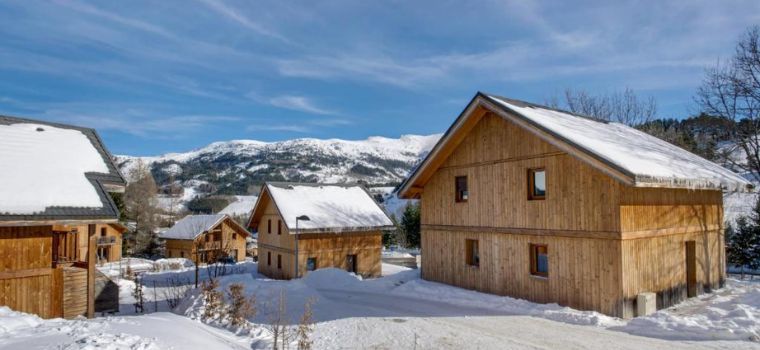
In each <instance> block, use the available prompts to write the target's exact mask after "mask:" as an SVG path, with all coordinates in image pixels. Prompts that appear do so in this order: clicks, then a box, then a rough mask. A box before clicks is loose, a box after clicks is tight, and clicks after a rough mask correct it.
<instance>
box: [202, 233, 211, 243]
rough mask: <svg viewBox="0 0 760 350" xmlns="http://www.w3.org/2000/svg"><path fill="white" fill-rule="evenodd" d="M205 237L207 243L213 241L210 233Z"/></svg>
mask: <svg viewBox="0 0 760 350" xmlns="http://www.w3.org/2000/svg"><path fill="white" fill-rule="evenodd" d="M204 237H205V240H206V242H208V241H210V240H211V237H210V236H209V234H208V233H207V234H206V235H205V236H204Z"/></svg>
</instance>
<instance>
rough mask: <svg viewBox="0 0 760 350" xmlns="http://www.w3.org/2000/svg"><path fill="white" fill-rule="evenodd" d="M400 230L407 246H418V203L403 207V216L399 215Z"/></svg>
mask: <svg viewBox="0 0 760 350" xmlns="http://www.w3.org/2000/svg"><path fill="white" fill-rule="evenodd" d="M401 230H402V231H403V232H404V236H405V237H406V244H407V246H409V247H414V248H419V247H420V239H421V237H420V205H419V204H409V205H407V206H406V208H405V209H404V216H403V217H401Z"/></svg>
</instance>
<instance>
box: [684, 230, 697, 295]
mask: <svg viewBox="0 0 760 350" xmlns="http://www.w3.org/2000/svg"><path fill="white" fill-rule="evenodd" d="M686 296H687V297H689V298H693V297H695V296H697V243H696V242H695V241H686Z"/></svg>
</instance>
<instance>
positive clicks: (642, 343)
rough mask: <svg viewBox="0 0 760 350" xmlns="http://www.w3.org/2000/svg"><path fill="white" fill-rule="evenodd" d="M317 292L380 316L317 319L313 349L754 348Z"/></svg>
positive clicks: (326, 299) (391, 298)
mask: <svg viewBox="0 0 760 350" xmlns="http://www.w3.org/2000/svg"><path fill="white" fill-rule="evenodd" d="M318 291H319V293H320V295H321V296H322V298H323V299H322V300H321V302H323V303H324V302H327V303H331V304H332V303H336V305H337V304H342V305H345V307H344V308H343V309H345V310H350V311H347V312H350V313H354V314H356V313H362V314H369V315H382V316H378V317H350V318H339V319H336V320H333V321H328V322H323V323H319V324H318V325H317V330H316V334H317V337H316V339H317V341H316V344H315V345H316V348H318V349H352V348H357V347H359V348H368V349H414V348H417V349H441V348H448V349H460V348H475V349H495V348H502V349H505V348H506V349H605V350H606V349H725V348H731V349H760V344H757V343H749V342H735V341H706V342H686V341H668V340H661V339H656V338H646V337H639V336H634V335H630V334H627V333H623V332H617V331H611V330H607V329H604V328H601V327H590V326H579V325H572V324H567V323H562V322H556V321H551V320H546V319H542V318H537V317H530V316H514V315H503V313H500V312H498V311H495V310H488V309H483V308H470V307H463V306H455V305H451V304H447V303H442V302H438V301H435V300H423V299H410V298H399V297H398V296H394V295H389V294H380V293H370V292H356V291H352V292H350V293H348V292H345V291H341V290H334V289H318ZM412 315H419V316H412ZM454 315H456V316H454ZM463 315H476V316H463Z"/></svg>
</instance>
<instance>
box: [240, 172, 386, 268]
mask: <svg viewBox="0 0 760 350" xmlns="http://www.w3.org/2000/svg"><path fill="white" fill-rule="evenodd" d="M248 227H249V228H250V229H251V230H252V231H254V232H257V234H258V256H259V259H258V261H259V264H258V269H259V273H261V274H263V275H265V276H268V277H271V278H277V279H291V278H296V277H302V276H304V275H305V274H307V273H308V272H309V271H313V270H316V269H320V268H327V267H334V268H339V269H344V270H346V271H349V272H353V273H356V274H359V275H362V276H365V277H379V276H380V275H381V273H382V271H381V269H382V265H381V259H380V255H381V251H382V231H383V230H387V229H392V228H393V222H392V221H391V220H390V219H389V218H388V215H387V214H386V213H385V212H384V211H383V209H382V208H380V206H379V205H378V204H377V203H376V202H375V200H374V199H372V196H370V194H369V193H368V192H367V191H366V190H365V189H364V188H363V187H362V186H359V185H328V184H299V183H267V184H265V185H264V186H263V187H262V189H261V193H260V194H259V198H258V200H257V202H256V206H255V207H254V208H253V211H252V212H251V216H250V220H249V222H248Z"/></svg>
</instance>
